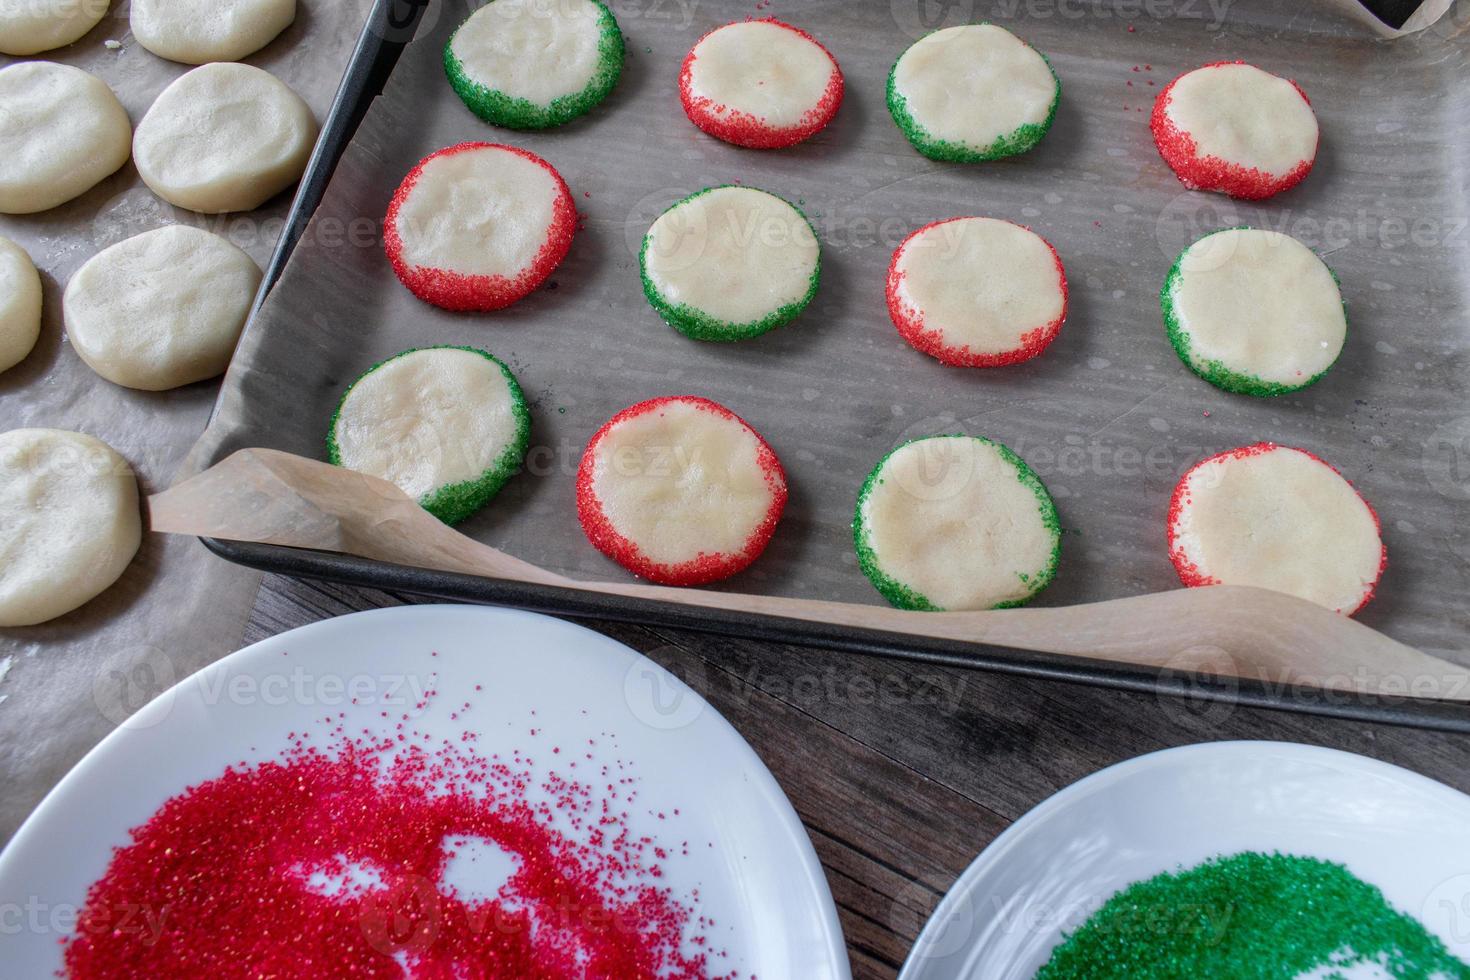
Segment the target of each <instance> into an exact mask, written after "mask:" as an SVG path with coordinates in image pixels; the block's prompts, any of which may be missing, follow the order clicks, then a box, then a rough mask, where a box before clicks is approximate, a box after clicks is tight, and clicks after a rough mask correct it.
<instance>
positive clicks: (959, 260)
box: [887, 218, 1067, 367]
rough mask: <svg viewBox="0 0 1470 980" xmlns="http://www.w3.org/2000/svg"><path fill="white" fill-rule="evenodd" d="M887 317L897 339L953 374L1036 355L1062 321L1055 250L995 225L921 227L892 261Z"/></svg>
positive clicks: (1063, 290) (1031, 235)
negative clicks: (949, 368) (952, 369)
mask: <svg viewBox="0 0 1470 980" xmlns="http://www.w3.org/2000/svg"><path fill="white" fill-rule="evenodd" d="M887 297H888V313H889V315H890V316H891V317H892V318H893V323H894V326H896V327H898V332H899V333H900V334H901V335H902V336H903V339H904V340H907V341H908V342H909V343H910V344H912V345H913V347H914V349H916V350H920V351H923V352H924V353H925V354H928V355H929V356H930V357H934V358H938V359H939V360H940V361H942V362H943V363H945V364H950V365H954V366H956V367H1000V366H1002V365H1006V364H1018V363H1020V362H1021V361H1028V360H1030V359H1031V358H1033V357H1035V356H1036V355H1038V354H1040V353H1041V352H1042V351H1043V350H1045V349H1046V348H1047V346H1048V345H1049V344H1050V343H1051V342H1052V341H1053V340H1055V339H1056V336H1057V334H1058V333H1060V332H1061V329H1062V322H1063V321H1064V320H1065V319H1066V318H1067V275H1066V273H1065V272H1064V271H1063V269H1062V260H1061V258H1060V257H1059V256H1058V255H1057V252H1056V249H1054V248H1052V247H1051V245H1050V243H1048V242H1047V240H1046V239H1044V238H1042V237H1041V236H1040V235H1038V234H1036V233H1035V232H1033V231H1031V230H1030V229H1028V228H1022V227H1021V226H1020V225H1016V224H1012V223H1011V222H1009V221H1001V220H998V219H996V218H950V219H948V220H947V221H936V222H934V223H933V224H930V225H925V226H924V227H923V228H920V229H919V230H918V231H916V232H914V233H913V234H912V235H910V236H909V237H908V238H906V239H904V241H903V243H902V244H901V245H899V246H898V248H897V249H896V250H895V251H894V253H893V261H892V262H891V263H890V264H889V266H888V284H887Z"/></svg>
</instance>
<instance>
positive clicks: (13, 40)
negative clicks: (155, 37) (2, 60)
mask: <svg viewBox="0 0 1470 980" xmlns="http://www.w3.org/2000/svg"><path fill="white" fill-rule="evenodd" d="M108 3H109V0H0V54H13V55H21V56H25V55H31V54H39V53H41V52H42V51H50V50H51V49H52V48H60V47H64V46H66V45H68V44H71V43H72V42H73V41H76V40H80V39H81V37H82V35H84V34H86V33H87V32H88V31H90V30H91V29H92V28H94V27H96V26H97V23H98V21H100V20H102V18H103V17H105V16H106V15H107V7H108Z"/></svg>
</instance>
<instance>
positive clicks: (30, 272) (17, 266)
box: [0, 237, 41, 371]
mask: <svg viewBox="0 0 1470 980" xmlns="http://www.w3.org/2000/svg"><path fill="white" fill-rule="evenodd" d="M40 335H41V277H40V275H38V274H37V272H36V267H35V265H34V264H32V262H31V257H30V256H29V255H27V254H26V252H25V249H23V248H21V247H20V246H19V245H17V244H15V242H12V241H11V240H10V239H8V238H4V237H0V371H5V370H8V369H10V368H13V367H15V366H16V365H17V364H19V363H20V362H21V361H23V360H25V356H26V355H27V354H29V353H30V352H31V348H32V347H35V346H36V338H37V337H39V336H40Z"/></svg>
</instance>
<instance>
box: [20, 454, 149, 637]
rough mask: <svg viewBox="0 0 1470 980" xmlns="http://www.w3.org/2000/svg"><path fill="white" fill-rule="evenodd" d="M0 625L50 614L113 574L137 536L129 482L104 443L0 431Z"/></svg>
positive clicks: (85, 596)
mask: <svg viewBox="0 0 1470 980" xmlns="http://www.w3.org/2000/svg"><path fill="white" fill-rule="evenodd" d="M0 527H3V528H4V529H5V533H4V534H0V626H31V625H34V624H36V623H44V622H45V621H46V620H48V619H55V618H56V617H57V616H60V615H62V614H63V613H68V612H71V611H72V610H73V609H75V608H77V607H78V606H80V605H82V604H83V603H84V602H87V601H88V600H89V599H92V598H93V597H94V596H96V595H97V594H98V593H100V592H101V591H102V590H103V589H105V588H107V587H108V586H109V585H111V584H112V583H113V582H116V581H117V580H118V578H119V577H120V576H121V575H122V573H123V571H124V569H126V568H127V567H128V562H130V561H132V560H133V555H135V554H137V551H138V545H139V543H140V542H141V541H142V538H143V524H142V519H141V517H140V514H139V508H138V482H137V480H136V479H135V478H134V477H133V471H132V469H130V468H129V466H128V464H127V462H126V461H125V460H123V458H122V457H121V456H119V455H118V454H117V453H116V452H114V451H113V450H112V449H111V448H110V447H109V446H108V445H107V444H106V443H104V442H102V441H100V440H98V439H94V438H92V437H91V436H87V435H82V434H81V433H79V432H64V431H62V430H60V429H14V430H12V431H10V432H6V433H4V434H0Z"/></svg>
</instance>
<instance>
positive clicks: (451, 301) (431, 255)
mask: <svg viewBox="0 0 1470 980" xmlns="http://www.w3.org/2000/svg"><path fill="white" fill-rule="evenodd" d="M497 2H499V0H497ZM576 230H577V206H576V204H575V203H573V201H572V192H571V191H570V190H568V189H567V185H566V182H565V181H564V180H562V179H561V174H559V173H557V172H556V168H555V167H553V166H552V165H551V164H549V163H547V162H546V161H545V160H543V159H541V158H540V157H538V156H537V155H536V154H534V153H531V152H528V151H526V150H522V149H519V148H517V147H514V146H502V145H500V144H498V143H460V144H459V145H457V146H450V147H446V148H444V149H442V150H439V151H438V152H436V153H431V154H430V155H429V156H427V157H425V158H424V159H423V160H420V161H419V164H418V166H416V167H414V168H413V169H412V170H411V171H409V173H408V176H407V177H405V178H403V183H402V184H400V185H399V186H398V191H397V193H395V194H394V195H393V200H392V202H391V203H390V204H389V205H388V216H387V218H385V219H384V221H383V247H384V250H385V251H386V252H387V253H388V261H389V262H390V263H392V265H393V271H394V273H395V274H397V276H398V279H399V281H400V282H402V283H403V284H404V285H405V286H407V287H408V290H409V292H411V293H413V294H414V295H415V296H417V297H418V298H419V299H421V300H423V301H424V302H426V303H433V304H434V305H435V306H438V307H442V308H443V309H446V310H459V311H486V310H498V309H502V308H504V307H507V306H509V305H510V304H512V303H514V302H516V301H517V300H519V299H522V298H524V297H525V296H527V295H529V294H530V293H531V292H532V291H534V290H535V289H536V287H537V286H539V285H541V283H542V282H544V281H545V280H546V277H547V276H549V275H551V273H552V271H553V270H554V269H555V268H556V267H557V266H558V265H559V264H561V260H562V259H564V258H565V257H566V254H567V251H568V249H570V248H571V247H572V236H573V235H574V234H575V233H576Z"/></svg>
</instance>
